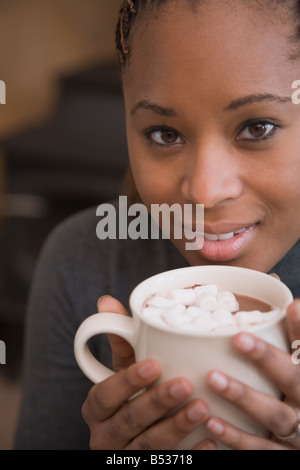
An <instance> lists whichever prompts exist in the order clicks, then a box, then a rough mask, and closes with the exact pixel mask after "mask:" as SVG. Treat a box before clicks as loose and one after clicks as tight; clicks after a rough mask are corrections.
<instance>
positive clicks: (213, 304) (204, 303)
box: [195, 292, 219, 312]
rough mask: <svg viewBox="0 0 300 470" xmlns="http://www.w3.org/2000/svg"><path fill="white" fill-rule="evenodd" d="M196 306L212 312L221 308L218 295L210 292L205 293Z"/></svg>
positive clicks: (200, 296) (198, 299) (201, 295)
mask: <svg viewBox="0 0 300 470" xmlns="http://www.w3.org/2000/svg"><path fill="white" fill-rule="evenodd" d="M195 305H196V306H197V307H200V308H202V309H204V310H209V311H210V312H211V311H213V310H216V309H217V308H219V302H218V299H217V296H216V294H212V293H210V292H203V293H202V294H200V295H199V297H198V298H197V300H196V302H195Z"/></svg>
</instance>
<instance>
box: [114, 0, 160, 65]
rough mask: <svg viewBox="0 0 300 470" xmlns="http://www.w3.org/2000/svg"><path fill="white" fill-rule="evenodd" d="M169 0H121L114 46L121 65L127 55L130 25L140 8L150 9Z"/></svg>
mask: <svg viewBox="0 0 300 470" xmlns="http://www.w3.org/2000/svg"><path fill="white" fill-rule="evenodd" d="M167 1H169V0H122V3H121V9H120V13H119V20H118V24H117V29H116V48H117V52H118V54H119V62H120V65H121V67H123V66H124V65H125V62H126V59H127V56H128V55H129V52H130V50H129V36H130V31H131V28H132V25H133V23H134V21H135V19H136V17H137V14H138V12H139V11H141V10H151V9H152V8H155V7H159V6H161V5H162V4H164V3H166V2H167Z"/></svg>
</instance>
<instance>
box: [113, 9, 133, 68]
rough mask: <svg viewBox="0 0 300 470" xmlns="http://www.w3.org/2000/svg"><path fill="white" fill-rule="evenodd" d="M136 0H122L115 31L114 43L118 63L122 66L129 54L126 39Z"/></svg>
mask: <svg viewBox="0 0 300 470" xmlns="http://www.w3.org/2000/svg"><path fill="white" fill-rule="evenodd" d="M137 4H138V1H137V0H123V2H122V5H121V9H120V15H119V20H118V24H117V31H116V45H117V51H118V53H119V61H120V65H121V66H124V65H125V62H126V56H127V55H128V54H129V46H128V39H129V34H130V29H131V23H132V22H133V18H134V17H135V16H136V14H137Z"/></svg>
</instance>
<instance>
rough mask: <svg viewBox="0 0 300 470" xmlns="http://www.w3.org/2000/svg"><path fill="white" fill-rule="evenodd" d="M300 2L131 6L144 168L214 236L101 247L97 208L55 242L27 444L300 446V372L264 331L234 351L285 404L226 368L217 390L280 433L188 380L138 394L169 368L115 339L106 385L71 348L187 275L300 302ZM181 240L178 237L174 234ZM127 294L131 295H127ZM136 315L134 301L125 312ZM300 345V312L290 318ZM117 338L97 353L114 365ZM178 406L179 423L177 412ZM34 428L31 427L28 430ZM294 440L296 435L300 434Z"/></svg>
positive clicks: (128, 24) (131, 55)
mask: <svg viewBox="0 0 300 470" xmlns="http://www.w3.org/2000/svg"><path fill="white" fill-rule="evenodd" d="M298 3H299V2H298V1H295V0H286V1H285V2H277V1H275V0H274V1H272V0H270V1H264V2H261V1H258V0H256V1H255V0H253V1H250V2H249V1H237V0H229V1H227V2H224V1H221V0H210V1H200V0H199V1H195V0H194V1H192V0H181V1H179V0H178V1H172V2H170V1H167V0H165V1H158V0H157V1H155V0H153V1H150V0H148V1H147V0H144V1H131V0H128V1H124V2H123V7H122V10H121V13H120V20H119V24H118V30H117V47H118V51H119V55H120V62H121V71H122V80H123V89H124V99H125V107H126V121H127V136H128V147H129V155H130V164H131V171H132V175H133V178H134V181H135V185H136V189H137V193H138V196H139V198H140V199H141V200H142V202H143V203H144V204H145V205H146V206H147V208H148V209H150V206H151V204H162V203H167V204H168V205H169V206H171V205H172V204H174V203H179V204H180V205H181V206H183V205H184V204H187V203H188V204H193V205H195V204H204V208H205V220H204V223H205V229H204V230H205V236H204V238H205V240H204V245H203V247H202V248H201V249H199V250H196V251H193V250H186V249H185V243H186V240H185V239H184V238H182V239H181V240H180V239H172V240H171V241H168V240H151V239H149V240H102V241H100V240H96V239H95V235H94V232H93V230H94V227H95V212H93V213H92V212H88V213H85V214H81V215H79V216H77V217H75V218H73V219H72V220H70V221H68V222H67V223H65V224H64V225H63V226H62V227H60V228H59V229H58V230H57V231H56V233H55V234H54V235H53V236H52V238H51V239H50V240H49V241H48V243H47V245H46V247H45V249H44V253H43V255H42V258H41V261H40V264H39V267H38V270H37V275H36V281H35V284H34V288H33V291H32V296H31V302H30V308H29V320H28V340H27V360H26V364H27V366H26V367H27V369H26V375H25V390H24V400H23V405H22V410H21V418H20V425H19V431H18V437H17V446H18V447H27V448H28V447H31V448H40V447H42V448H45V447H47V448H48V447H50V448H82V447H85V446H87V445H88V444H87V442H88V432H87V428H84V427H83V425H82V423H81V416H80V409H79V408H80V405H79V404H80V403H83V402H84V405H83V408H82V412H83V417H84V419H85V421H86V423H87V425H88V427H89V432H90V447H91V448H93V449H169V448H173V447H174V446H175V445H176V444H177V442H179V441H180V440H182V438H183V437H184V436H186V435H187V434H188V433H189V432H191V431H192V430H193V429H195V428H196V427H197V426H198V425H199V424H202V423H205V425H206V426H207V428H208V430H209V431H210V432H211V435H212V439H211V440H207V441H205V442H199V445H198V446H197V447H196V449H215V448H217V444H216V442H215V441H214V438H217V439H218V440H220V441H222V442H223V443H224V444H225V445H227V446H229V447H231V448H233V449H289V448H295V449H297V448H298V447H299V445H300V438H299V437H298V434H299V432H298V431H299V429H300V426H299V422H298V411H297V407H298V408H299V407H300V398H299V393H298V390H299V387H300V379H299V366H297V365H295V364H293V363H292V361H291V356H290V355H288V354H285V353H283V352H281V351H279V350H276V349H275V348H273V347H271V346H270V345H267V344H266V343H264V342H263V341H261V340H258V339H256V338H255V337H253V336H251V335H249V334H247V335H246V334H240V335H238V336H236V337H235V338H234V340H233V347H234V348H236V349H237V350H238V351H239V353H240V354H243V355H245V356H246V357H247V358H248V360H249V361H253V362H254V364H255V365H256V366H257V367H259V368H260V369H261V370H262V371H263V372H264V373H265V374H266V375H268V376H269V377H271V378H272V380H274V382H275V383H276V384H277V385H278V386H279V388H280V389H281V390H282V392H283V394H284V395H285V400H284V401H279V400H275V399H273V398H271V397H268V396H265V395H263V394H261V393H259V392H256V391H255V390H253V389H251V388H249V387H246V386H244V385H243V384H241V383H239V382H237V381H236V380H233V379H232V378H230V377H228V376H225V375H224V374H223V373H222V371H212V372H211V373H210V374H209V375H208V377H207V385H208V386H209V387H210V388H211V390H212V391H213V392H215V393H217V394H219V395H221V396H222V397H223V398H224V399H225V400H228V402H232V403H233V404H234V405H235V406H237V407H239V408H241V409H242V410H243V411H244V412H245V413H247V414H249V415H251V416H252V417H253V418H254V419H256V420H257V421H258V422H259V423H261V424H262V425H263V426H265V427H266V428H267V429H269V430H270V433H272V434H273V435H276V436H277V437H275V438H274V437H271V438H270V439H265V438H261V437H259V436H253V435H249V434H247V433H245V432H242V431H240V430H238V429H236V428H234V427H233V426H232V425H231V424H230V423H227V422H225V421H223V420H222V417H214V416H210V412H209V409H208V407H207V405H206V403H204V402H203V401H202V400H201V398H199V399H193V400H189V398H190V397H191V394H192V389H191V385H190V383H189V382H188V381H187V380H186V379H184V378H182V377H179V378H177V379H174V380H172V381H170V382H168V383H165V384H162V385H160V386H156V387H153V388H151V390H149V391H147V392H145V393H143V394H141V395H139V396H137V397H136V398H135V399H134V400H130V401H128V399H129V398H130V397H131V396H132V395H133V394H135V393H136V392H138V391H140V390H142V389H144V388H145V387H146V386H147V385H150V384H151V383H153V382H155V380H156V379H157V378H158V377H159V374H160V368H159V364H157V363H156V362H155V361H143V362H142V363H135V362H134V355H133V351H132V349H131V347H130V346H129V345H128V344H127V343H125V342H124V341H123V340H120V338H117V337H114V336H110V338H109V339H110V344H111V347H112V352H113V366H114V369H115V371H116V372H117V373H116V374H115V375H114V376H112V377H110V378H109V379H107V380H106V381H104V382H102V383H100V384H97V385H95V386H93V387H92V388H91V390H90V391H89V393H88V397H87V398H85V397H86V394H87V391H88V389H89V387H90V384H89V382H88V381H87V379H85V378H84V377H82V374H81V373H80V372H79V371H78V368H76V364H75V361H74V358H73V356H72V353H71V349H72V344H73V338H74V334H75V331H76V329H77V327H78V325H79V323H81V321H82V320H83V319H84V318H85V317H86V316H88V315H89V314H90V313H92V308H93V304H92V302H93V300H91V299H95V295H97V292H98V293H99V294H98V296H99V295H102V294H109V296H105V297H103V298H101V299H100V300H99V302H98V311H99V312H103V311H114V312H118V313H122V314H124V315H128V312H127V310H128V304H127V302H128V296H129V293H130V291H131V289H132V287H134V286H135V285H136V284H137V283H138V282H139V281H140V280H142V279H144V278H146V277H149V276H150V275H152V274H154V273H157V272H160V271H165V270H167V269H173V268H176V267H181V266H187V265H205V264H225V265H233V266H243V267H247V268H252V269H256V270H260V271H263V272H270V271H272V272H275V273H276V274H277V275H279V276H280V277H281V279H282V280H283V282H285V283H286V284H288V285H289V287H290V289H291V290H292V291H293V294H294V296H295V297H296V296H299V295H300V272H299V261H300V247H299V242H298V240H299V235H300V218H299V217H298V213H299V209H298V207H299V203H300V186H299V183H298V178H299V174H300V150H299V142H298V140H299V138H298V135H299V131H298V129H299V124H300V108H299V107H298V106H297V105H295V104H293V102H292V99H291V96H292V92H293V90H292V88H291V85H292V83H293V82H294V81H295V80H296V79H297V78H298V77H299V74H300V62H299V60H300V59H299V50H300V39H298V37H297V32H298V23H299V20H300V13H299V5H298ZM171 233H172V230H171ZM117 299H118V300H117ZM123 305H124V306H123ZM287 327H288V332H289V337H290V341H291V342H292V341H293V340H295V339H298V338H300V305H299V302H298V301H297V300H296V301H294V302H293V304H292V305H291V306H290V307H289V309H288V312H287ZM105 341H106V340H105V339H98V340H95V341H94V353H95V354H96V355H98V356H99V357H101V361H102V362H103V360H104V359H106V360H107V363H109V350H108V344H107V343H106V342H105ZM183 404H185V405H184V406H182V407H179V410H178V411H176V413H174V414H172V416H171V417H169V413H170V412H171V411H173V410H174V409H175V408H177V407H178V406H179V405H183ZM28 422H30V423H31V429H28V427H27V428H26V423H28ZM290 439H292V440H290Z"/></svg>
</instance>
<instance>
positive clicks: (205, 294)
mask: <svg viewBox="0 0 300 470" xmlns="http://www.w3.org/2000/svg"><path fill="white" fill-rule="evenodd" d="M235 312H237V313H235ZM278 313H279V310H278V309H276V310H273V311H271V312H266V313H262V312H260V311H258V310H253V311H250V312H249V311H239V303H238V301H237V299H236V297H235V295H234V294H233V293H231V292H226V291H220V290H219V289H218V287H217V286H216V285H214V284H208V285H204V286H196V287H187V288H180V289H172V290H170V291H169V292H166V293H159V294H154V295H152V296H151V297H150V298H149V299H148V300H147V302H146V303H145V306H144V308H143V314H144V316H145V317H146V318H147V319H149V320H150V321H151V322H152V323H154V324H156V325H164V326H166V325H167V326H169V327H172V328H177V329H180V330H182V331H203V332H209V331H215V330H217V329H219V330H220V331H230V332H233V333H235V332H238V331H241V329H245V327H247V326H251V325H253V324H261V323H263V322H266V321H270V320H272V319H273V318H275V317H276V315H278Z"/></svg>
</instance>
